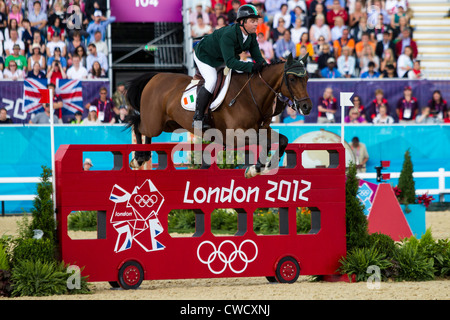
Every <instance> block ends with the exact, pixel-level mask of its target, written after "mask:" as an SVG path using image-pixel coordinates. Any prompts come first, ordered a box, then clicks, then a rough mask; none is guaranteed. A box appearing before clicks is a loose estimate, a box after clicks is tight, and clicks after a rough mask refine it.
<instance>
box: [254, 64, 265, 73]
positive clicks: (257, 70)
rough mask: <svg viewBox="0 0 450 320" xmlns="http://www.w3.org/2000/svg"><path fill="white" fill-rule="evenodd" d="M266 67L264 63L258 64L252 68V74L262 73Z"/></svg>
mask: <svg viewBox="0 0 450 320" xmlns="http://www.w3.org/2000/svg"><path fill="white" fill-rule="evenodd" d="M263 66H264V63H263V62H256V63H254V64H253V66H252V73H254V72H261V70H262V68H263Z"/></svg>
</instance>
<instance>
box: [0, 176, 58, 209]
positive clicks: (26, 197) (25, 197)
mask: <svg viewBox="0 0 450 320" xmlns="http://www.w3.org/2000/svg"><path fill="white" fill-rule="evenodd" d="M51 181H52V178H51V177H50V179H49V182H51ZM39 182H41V178H39V177H13V178H0V184H11V183H14V184H18V183H39ZM34 198H36V194H9V195H2V194H0V202H1V203H2V216H4V215H5V201H33V200H34Z"/></svg>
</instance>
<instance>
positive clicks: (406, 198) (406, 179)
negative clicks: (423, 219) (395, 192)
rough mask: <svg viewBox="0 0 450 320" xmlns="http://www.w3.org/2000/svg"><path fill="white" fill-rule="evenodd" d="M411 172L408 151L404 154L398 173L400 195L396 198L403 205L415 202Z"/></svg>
mask: <svg viewBox="0 0 450 320" xmlns="http://www.w3.org/2000/svg"><path fill="white" fill-rule="evenodd" d="M413 172H414V169H413V163H412V161H411V154H410V152H409V149H408V150H406V152H405V158H404V160H403V166H402V171H401V172H400V176H399V178H398V185H397V187H398V189H400V195H399V196H398V199H399V202H400V203H402V204H405V205H407V204H412V203H415V202H416V188H415V183H414V178H413Z"/></svg>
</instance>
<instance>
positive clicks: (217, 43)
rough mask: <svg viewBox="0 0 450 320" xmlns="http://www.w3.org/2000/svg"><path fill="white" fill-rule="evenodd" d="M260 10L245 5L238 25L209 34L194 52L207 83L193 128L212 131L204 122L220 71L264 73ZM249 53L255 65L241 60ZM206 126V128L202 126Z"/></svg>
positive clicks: (196, 108)
mask: <svg viewBox="0 0 450 320" xmlns="http://www.w3.org/2000/svg"><path fill="white" fill-rule="evenodd" d="M259 17H260V16H259V14H258V11H257V10H256V8H255V6H253V5H251V4H245V5H243V6H241V7H239V9H238V12H237V18H236V23H235V24H233V25H230V26H226V27H223V28H220V29H218V30H216V31H214V32H213V33H212V34H210V35H206V36H205V37H204V38H203V39H202V40H201V41H200V42H199V43H198V44H197V45H196V46H195V49H194V61H195V64H196V66H197V68H198V70H199V71H200V73H201V75H202V76H203V79H204V80H205V84H204V85H203V86H202V87H201V88H200V89H199V91H198V94H197V101H196V106H195V114H194V119H193V120H194V121H193V123H192V126H193V127H197V126H201V128H202V129H203V130H206V129H209V125H208V124H207V123H204V121H203V120H204V115H205V109H206V107H207V106H208V103H209V100H210V99H211V96H212V93H213V91H214V87H215V85H216V81H217V70H216V68H218V67H220V66H222V65H226V66H227V67H228V68H230V69H231V70H236V71H242V72H257V71H261V69H262V66H263V65H264V63H265V60H264V58H263V57H262V55H261V52H260V50H259V45H258V41H257V39H256V27H257V26H258V18H259ZM243 51H249V52H250V55H251V56H252V59H253V60H254V61H255V63H253V62H242V61H239V54H240V53H241V52H243ZM202 123H203V125H202Z"/></svg>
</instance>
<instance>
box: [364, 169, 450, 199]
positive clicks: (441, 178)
mask: <svg viewBox="0 0 450 320" xmlns="http://www.w3.org/2000/svg"><path fill="white" fill-rule="evenodd" d="M390 175H391V179H392V178H394V179H395V178H399V177H400V172H391V173H390ZM413 177H414V178H437V179H438V188H437V189H416V194H417V195H421V194H424V193H428V194H430V195H437V196H439V201H440V202H443V201H444V196H445V195H446V194H450V188H446V187H445V178H448V177H450V171H445V169H444V168H439V170H438V171H437V172H435V171H431V172H413ZM358 178H360V179H376V178H377V174H376V173H374V172H373V173H372V172H371V173H358Z"/></svg>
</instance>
